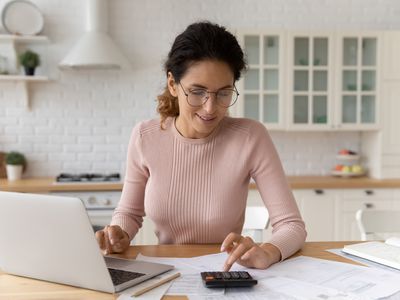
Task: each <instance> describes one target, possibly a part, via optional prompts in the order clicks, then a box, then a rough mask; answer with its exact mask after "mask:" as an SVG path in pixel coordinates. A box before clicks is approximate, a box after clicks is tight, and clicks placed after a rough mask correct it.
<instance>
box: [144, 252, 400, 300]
mask: <svg viewBox="0 0 400 300" xmlns="http://www.w3.org/2000/svg"><path fill="white" fill-rule="evenodd" d="M226 258H227V254H226V253H218V254H212V255H204V256H198V257H193V258H164V257H163V258H157V257H147V256H143V255H140V256H138V259H141V260H148V261H153V262H160V263H167V264H172V265H175V266H176V267H177V268H176V270H177V271H179V272H181V274H182V277H181V278H180V279H178V280H175V281H174V282H173V284H172V285H171V287H170V288H169V290H168V291H167V294H168V295H188V296H190V299H207V300H214V299H215V300H217V298H218V299H219V298H222V299H249V300H253V299H265V298H267V297H269V298H272V299H319V300H321V299H329V300H333V299H335V300H336V299H340V300H342V299H346V300H347V299H379V298H383V297H388V296H390V295H393V294H395V293H398V292H399V291H400V284H399V282H400V275H398V274H395V273H393V272H388V271H385V270H378V269H372V268H368V267H362V266H356V265H351V264H346V263H340V262H334V261H328V260H323V259H317V258H310V257H304V256H300V257H296V258H292V259H289V260H286V261H283V262H281V263H278V264H275V265H273V266H271V267H270V268H268V269H267V270H257V269H248V268H245V267H243V266H240V265H238V264H234V265H233V267H232V270H246V271H248V272H249V273H250V274H251V275H252V276H253V277H254V278H255V279H257V280H258V281H259V283H258V284H257V285H256V286H255V287H253V288H245V289H226V290H225V294H224V293H223V291H224V290H223V289H220V290H217V291H215V290H214V289H208V288H205V287H204V286H203V284H202V281H201V277H200V274H199V273H200V272H202V271H218V270H221V269H220V268H222V266H223V264H224V262H225V260H226ZM291 280H292V281H291ZM285 288H286V289H285ZM213 293H216V294H213ZM238 295H239V297H238Z"/></svg>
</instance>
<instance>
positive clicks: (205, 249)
mask: <svg viewBox="0 0 400 300" xmlns="http://www.w3.org/2000/svg"><path fill="white" fill-rule="evenodd" d="M351 243H354V242H307V243H306V244H305V246H304V247H303V249H301V250H300V251H299V252H297V253H296V254H295V256H298V255H305V256H311V257H316V258H322V259H328V260H334V261H341V262H348V263H354V262H352V261H349V260H347V259H345V258H343V257H340V256H337V255H335V254H332V253H330V252H326V251H324V250H326V249H332V248H342V247H343V245H346V244H351ZM219 246H220V245H154V246H132V247H130V249H129V250H128V251H127V252H126V253H125V254H124V255H118V256H119V257H124V258H135V257H136V255H137V254H138V253H142V254H144V255H148V256H166V257H193V256H199V255H206V254H212V253H218V252H219ZM116 298H117V296H116V295H112V294H107V293H101V292H96V291H91V290H86V289H81V288H75V287H71V286H66V285H61V284H55V283H50V282H45V281H39V280H34V279H29V278H24V277H18V276H12V275H8V274H6V273H3V272H1V271H0V299H21V300H25V299H26V300H33V299H43V300H45V299H82V300H86V299H88V300H89V299H96V300H97V299H99V300H114V299H116ZM163 299H166V300H172V299H186V297H182V296H164V297H163Z"/></svg>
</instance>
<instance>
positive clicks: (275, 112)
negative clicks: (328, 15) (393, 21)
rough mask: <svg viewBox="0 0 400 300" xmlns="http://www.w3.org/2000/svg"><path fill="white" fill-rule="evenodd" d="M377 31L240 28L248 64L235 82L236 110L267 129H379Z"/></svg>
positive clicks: (379, 42) (379, 43) (379, 35)
mask: <svg viewBox="0 0 400 300" xmlns="http://www.w3.org/2000/svg"><path fill="white" fill-rule="evenodd" d="M382 36H383V33H377V32H355V33H343V32H311V31H309V32H295V31H286V32H277V33H269V32H262V33H242V34H241V43H242V46H243V48H244V50H245V53H246V55H247V59H248V63H249V70H248V72H247V73H245V74H244V78H243V79H242V80H241V81H240V82H239V85H238V88H239V92H240V97H239V99H240V100H239V101H238V106H237V107H236V108H234V112H235V115H237V116H244V117H248V118H253V119H256V120H258V121H260V122H262V123H264V124H265V125H266V126H267V127H268V128H269V129H271V130H274V129H278V130H282V129H286V130H376V129H379V106H380V102H379V99H380V98H381V95H380V82H381V79H380V74H381V69H382V67H381V55H382V50H383V47H382ZM386 46H387V47H391V45H389V44H387V45H386ZM393 47H394V48H396V47H400V44H395V45H394V46H393ZM385 51H386V52H387V51H388V50H385ZM390 53H391V54H392V55H396V54H395V53H396V52H390ZM390 70H391V74H392V75H391V76H394V75H393V74H394V72H395V70H393V69H390Z"/></svg>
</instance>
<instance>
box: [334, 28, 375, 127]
mask: <svg viewBox="0 0 400 300" xmlns="http://www.w3.org/2000/svg"><path fill="white" fill-rule="evenodd" d="M380 40H381V37H380V35H379V34H378V33H362V34H360V33H355V34H350V33H347V34H339V35H338V38H337V41H338V44H337V49H336V53H337V57H338V58H337V64H336V66H337V67H338V70H337V72H336V73H337V80H336V87H335V91H336V92H337V93H338V94H337V97H336V98H337V101H336V103H337V108H336V112H337V120H336V123H337V124H338V126H339V127H340V128H342V129H352V130H354V129H378V124H379V118H378V116H379V114H378V110H379V102H378V101H379V82H380V81H379V76H380V73H379V71H380V69H381V67H380V65H381V64H380V56H379V54H380V49H381V48H382V47H381V45H380Z"/></svg>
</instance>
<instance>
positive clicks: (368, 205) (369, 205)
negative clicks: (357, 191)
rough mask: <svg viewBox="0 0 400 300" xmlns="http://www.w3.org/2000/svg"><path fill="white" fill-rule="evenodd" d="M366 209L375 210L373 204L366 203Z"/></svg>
mask: <svg viewBox="0 0 400 300" xmlns="http://www.w3.org/2000/svg"><path fill="white" fill-rule="evenodd" d="M364 205H365V208H373V207H374V205H373V204H372V203H365V204H364Z"/></svg>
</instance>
